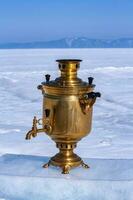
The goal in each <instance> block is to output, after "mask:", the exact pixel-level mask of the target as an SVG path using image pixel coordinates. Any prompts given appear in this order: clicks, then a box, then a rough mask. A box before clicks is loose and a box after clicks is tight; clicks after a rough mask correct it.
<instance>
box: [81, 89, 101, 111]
mask: <svg viewBox="0 0 133 200" xmlns="http://www.w3.org/2000/svg"><path fill="white" fill-rule="evenodd" d="M97 97H101V93H100V92H90V93H87V94H85V95H83V96H82V97H81V98H80V99H79V103H80V106H81V109H82V112H83V113H84V114H87V113H88V112H89V110H90V108H92V106H93V104H94V103H95V101H96V99H97Z"/></svg>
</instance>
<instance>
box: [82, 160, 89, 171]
mask: <svg viewBox="0 0 133 200" xmlns="http://www.w3.org/2000/svg"><path fill="white" fill-rule="evenodd" d="M81 166H82V167H83V168H85V169H88V168H90V167H89V165H87V164H85V163H84V162H83V161H82V162H81Z"/></svg>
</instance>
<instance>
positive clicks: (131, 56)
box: [0, 49, 133, 200]
mask: <svg viewBox="0 0 133 200" xmlns="http://www.w3.org/2000/svg"><path fill="white" fill-rule="evenodd" d="M60 58H78V59H82V60H83V62H82V63H81V68H80V70H79V76H80V77H81V78H83V79H84V80H86V81H87V77H88V76H93V77H94V78H95V80H94V82H95V84H96V88H95V90H96V91H99V92H101V93H102V98H101V99H98V100H97V103H96V104H95V108H94V115H93V129H92V132H91V134H90V135H89V136H88V137H86V138H84V139H83V140H82V141H81V142H79V144H78V148H77V149H76V152H77V153H78V154H79V155H80V156H82V157H83V158H87V162H88V163H92V169H90V170H89V171H88V172H83V173H87V180H82V177H81V174H82V171H83V170H84V169H83V170H82V171H81V170H80V169H79V170H78V169H75V170H73V172H72V173H75V176H76V174H77V176H76V177H77V179H76V181H77V182H76V184H77V186H78V185H79V187H78V188H80V189H77V187H76V186H75V187H74V186H72V184H73V181H72V180H73V178H72V177H73V176H71V175H70V179H69V178H66V177H65V178H62V179H61V175H60V173H57V171H56V170H55V169H49V174H47V173H48V172H46V171H45V170H43V171H42V169H40V168H39V164H38V163H41V159H43V156H44V160H45V157H50V156H52V155H53V154H55V153H56V152H57V149H56V147H55V145H54V143H53V141H51V140H50V139H49V138H48V137H47V136H46V135H45V134H40V135H39V136H38V137H36V138H34V139H32V140H31V141H25V134H26V132H27V131H28V130H29V129H30V128H31V125H32V118H33V116H34V115H37V117H41V103H42V102H41V100H42V95H41V93H40V91H38V90H37V89H36V88H37V85H39V84H40V82H42V81H43V79H44V74H46V73H50V74H51V76H52V79H54V78H55V77H56V76H58V71H57V69H58V68H57V64H56V63H55V60H56V59H60ZM132 99H133V49H34V50H30V49H29V50H24V49H23V50H0V155H1V158H0V171H1V172H0V198H1V199H2V198H4V199H6V200H10V199H28V198H29V199H30V197H29V196H31V193H32V192H33V194H32V196H31V197H32V198H31V199H36V197H37V196H36V195H37V194H39V193H40V199H41V198H42V197H41V194H42V195H44V194H46V193H44V191H43V190H45V188H47V189H46V190H45V191H47V192H48V191H52V194H54V195H53V196H51V195H52V194H50V192H49V194H46V199H57V196H56V195H57V194H58V195H60V196H59V198H58V199H61V200H63V199H66V197H68V196H69V195H70V197H71V198H70V199H72V197H74V195H75V194H77V193H78V194H79V193H81V194H82V195H81V196H78V194H77V197H76V195H75V197H74V198H75V199H76V198H77V199H87V197H90V198H91V200H93V199H98V200H99V199H102V200H104V199H107V195H109V196H110V199H111V197H112V199H114V200H115V199H122V196H123V199H122V200H130V199H131V200H132V198H133V194H132V195H131V190H130V189H131V188H132V187H133V182H132V181H133V177H132V175H131V174H133V173H131V172H132V167H133V160H132V159H133V101H132ZM6 154H9V155H6ZM13 154H14V156H13ZM16 154H17V155H18V157H17V156H15V155H16ZM19 155H20V157H19ZM30 156H31V157H30ZM5 158H7V162H6V161H5V160H4V159H5ZM20 158H21V163H22V164H23V167H22V172H23V173H22V175H21V169H20V168H18V166H19V165H17V166H16V168H13V167H11V166H10V164H11V165H12V164H13V165H14V166H15V163H17V162H18V164H19V160H20ZM34 158H35V160H34ZM17 159H18V161H17ZM39 159H40V161H39ZM109 159H113V160H109ZM22 160H23V162H22ZM28 160H29V162H28ZM89 160H90V162H89ZM30 161H31V164H30ZM9 163H10V164H9ZM102 163H104V164H102ZM121 163H122V164H121ZM22 164H21V165H22ZM123 164H124V166H125V164H126V168H124V167H123ZM32 165H34V167H35V168H34V167H33V168H32ZM93 165H94V166H93ZM96 165H99V167H96ZM24 166H25V167H24ZM28 166H29V168H30V169H31V171H30V172H29V173H26V169H27V170H28ZM100 166H103V169H102V167H100ZM112 167H113V168H115V171H116V172H115V173H116V174H117V173H118V174H119V177H118V178H117V181H116V180H113V177H115V176H116V174H115V173H114V171H111V170H113V169H112ZM38 168H39V169H38ZM93 168H94V172H93ZM18 169H20V171H19V170H18ZM104 169H105V172H106V173H107V174H108V176H109V178H108V179H106V180H102V179H100V178H99V176H98V174H100V173H101V175H102V174H103V177H104V176H105V174H104V173H103V172H104ZM16 170H17V172H16V174H14V175H13V174H12V173H15V171H16ZM37 170H40V172H39V173H40V176H42V177H45V176H46V175H47V176H48V175H49V177H45V178H43V179H41V178H40V177H37V174H36V172H37ZM52 170H55V171H54V172H55V173H56V174H55V175H54V172H52ZM91 170H92V171H91ZM106 170H107V171H106ZM13 171H14V172H13ZM18 171H19V172H18ZM24 172H25V173H24ZM89 172H90V174H89ZM37 173H38V172H37ZM51 173H52V174H51ZM57 174H58V175H57ZM12 176H13V178H12ZM30 176H32V177H30ZM56 176H58V177H56ZM91 176H92V177H91ZM28 177H29V178H28ZM90 177H91V178H90ZM55 178H58V179H57V180H58V181H56V179H55ZM95 178H96V179H97V180H94V179H95ZM47 179H48V185H47V186H46V182H47ZM103 179H104V178H103ZM92 180H93V181H92ZM67 181H70V182H69V183H68V182H67ZM79 181H80V182H79ZM51 182H52V183H53V187H52V186H50V183H51ZM55 182H56V187H55ZM57 182H58V184H57ZM105 182H106V184H105ZM32 183H33V185H34V186H35V185H36V183H37V184H39V186H40V189H39V187H37V193H36V194H35V193H34V189H33V190H32V187H31V184H32ZM16 184H17V185H16ZM24 184H25V186H23V187H22V185H24ZM62 184H63V185H64V189H63V186H62ZM69 184H70V185H71V192H70V193H71V194H70V193H68V194H65V195H66V196H64V198H63V195H62V196H61V194H60V192H59V191H62V194H63V192H65V188H66V190H67V191H68V188H69V186H70V185H69ZM76 184H75V185H76ZM85 185H86V186H85ZM113 185H114V187H113ZM13 186H14V187H13ZM19 186H20V187H19ZM44 186H45V187H44ZM48 186H49V189H48ZM61 186H62V187H61ZM108 187H109V188H108ZM115 187H116V188H115ZM20 188H21V190H19V189H20ZM33 188H34V187H33ZM81 188H82V189H81ZM89 188H90V190H89ZM107 188H108V190H107ZM15 189H17V190H19V191H18V193H19V194H18V193H15ZM57 189H59V191H58V192H57ZM109 189H110V190H109ZM117 189H118V190H117ZM97 190H98V191H97ZM116 190H117V192H116ZM24 191H26V195H28V197H26V196H23V195H22V194H23V193H24ZM92 191H93V192H92ZM41 192H42V193H41ZM96 193H97V194H96ZM15 194H16V196H15ZM34 194H35V196H34ZM47 195H48V196H47ZM67 195H68V196H67ZM87 195H88V196H87ZM96 195H97V197H96ZM111 195H112V196H111ZM125 195H128V196H125ZM21 197H22V198H21ZM105 197H106V198H105ZM38 199H39V196H38ZM108 199H109V197H108Z"/></svg>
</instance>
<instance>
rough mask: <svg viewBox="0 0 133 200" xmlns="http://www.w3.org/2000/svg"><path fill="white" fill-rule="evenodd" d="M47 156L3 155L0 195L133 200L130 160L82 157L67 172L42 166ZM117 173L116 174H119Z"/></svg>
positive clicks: (15, 197) (0, 160)
mask: <svg viewBox="0 0 133 200" xmlns="http://www.w3.org/2000/svg"><path fill="white" fill-rule="evenodd" d="M48 159H49V158H48V157H40V156H28V155H13V154H6V155H4V156H2V157H1V158H0V166H1V170H0V182H1V183H2V184H1V187H0V194H1V196H2V197H4V198H7V199H8V198H10V199H25V200H28V199H32V200H34V199H35V200H36V199H39V200H42V199H44V197H45V199H47V200H56V199H62V200H63V199H64V200H65V199H66V198H67V199H70V200H73V199H76V200H82V199H83V200H85V199H91V200H97V199H100V200H107V199H108V200H112V199H113V200H117V199H127V200H132V196H133V190H132V185H133V159H112V160H108V159H84V161H85V162H86V163H88V164H89V166H90V169H82V168H81V167H79V168H75V169H73V170H71V173H70V174H68V175H62V174H60V170H59V169H57V168H55V167H51V168H48V169H43V168H42V167H41V166H42V165H43V163H44V162H47V161H48ZM118 172H119V173H118Z"/></svg>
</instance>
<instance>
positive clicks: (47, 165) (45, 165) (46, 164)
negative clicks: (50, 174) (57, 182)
mask: <svg viewBox="0 0 133 200" xmlns="http://www.w3.org/2000/svg"><path fill="white" fill-rule="evenodd" d="M49 166H50V161H49V162H47V163H45V164H44V165H43V166H42V167H43V168H48V167H49Z"/></svg>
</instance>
